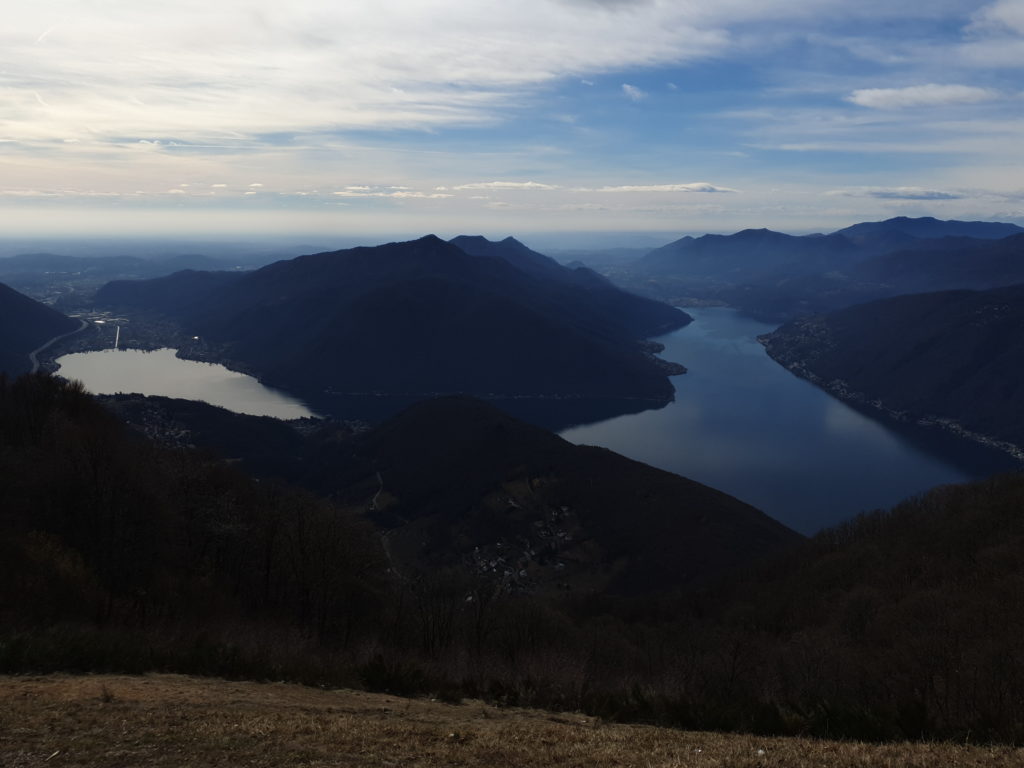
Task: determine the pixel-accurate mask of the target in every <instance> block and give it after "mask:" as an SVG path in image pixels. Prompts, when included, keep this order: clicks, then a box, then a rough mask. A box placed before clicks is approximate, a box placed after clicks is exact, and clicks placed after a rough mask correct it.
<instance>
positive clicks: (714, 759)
mask: <svg viewBox="0 0 1024 768" xmlns="http://www.w3.org/2000/svg"><path fill="white" fill-rule="evenodd" d="M44 762H46V763H49V764H52V765H60V766H96V767H97V768H104V767H106V766H110V767H111V768H112V767H113V766H125V765H131V766H137V767H138V768H144V767H148V766H175V767H177V766H184V765H231V766H233V767H234V768H239V767H240V766H275V767H276V766H286V765H304V766H346V767H358V766H392V765H401V766H441V765H444V766H478V765H492V766H502V765H516V766H527V765H529V766H566V767H567V768H568V767H569V766H587V768H602V767H603V766H644V768H669V767H671V768H684V767H686V768H689V767H690V766H693V768H705V767H706V768H712V767H713V766H714V767H716V768H717V767H719V766H735V767H736V768H744V767H747V766H749V767H750V768H753V767H754V766H758V767H759V768H760V767H765V768H768V767H770V766H780V767H781V766H786V768H804V767H809V766H830V768H843V767H844V766H909V767H911V768H912V767H915V766H921V767H922V768H923V767H924V766H928V767H929V768H930V767H931V766H940V765H941V766H964V767H965V768H966V767H968V766H1018V765H1021V764H1022V763H1024V749H1019V748H1017V749H1015V748H1011V747H986V746H963V745H959V744H948V743H947V744H940V743H932V744H927V743H921V744H885V745H873V744H864V743H860V742H853V741H844V742H836V741H827V740H811V739H800V738H765V737H759V736H737V735H728V734H716V733H707V732H693V731H677V730H672V729H668V728H654V727H650V726H639V725H610V724H605V723H602V722H601V721H600V720H595V719H594V718H590V717H585V716H582V715H579V714H554V713H549V712H542V711H538V710H524V709H511V708H510V709H499V708H496V707H493V706H490V705H486V704H483V703H481V702H476V701H473V702H466V703H463V704H458V705H450V704H441V703H437V702H430V701H424V700H412V699H402V698H398V697H395V696H389V695H387V694H373V693H364V692H356V691H346V690H340V691H324V690H319V689H315V688H304V687H302V686H297V685H286V684H283V683H269V684H268V683H239V682H226V681H223V680H212V679H200V678H191V677H182V676H175V675H148V676H145V677H127V676H113V675H97V676H86V677H70V676H63V675H54V676H48V677H28V678H17V677H13V678H12V677H0V764H2V765H4V766H7V768H23V766H35V765H41V764H43V763H44Z"/></svg>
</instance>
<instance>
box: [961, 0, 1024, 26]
mask: <svg viewBox="0 0 1024 768" xmlns="http://www.w3.org/2000/svg"><path fill="white" fill-rule="evenodd" d="M968 32H972V33H975V34H992V33H995V34H999V33H1005V32H1011V33H1017V34H1024V3H1022V2H1021V0H998V1H997V2H995V3H991V4H989V5H987V6H985V7H984V8H982V9H981V10H979V11H978V12H977V13H975V14H974V17H973V20H972V23H971V25H970V26H969V27H968Z"/></svg>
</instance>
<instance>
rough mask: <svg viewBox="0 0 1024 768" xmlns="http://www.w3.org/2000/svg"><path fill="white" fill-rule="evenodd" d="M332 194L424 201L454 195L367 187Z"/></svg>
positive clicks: (347, 188)
mask: <svg viewBox="0 0 1024 768" xmlns="http://www.w3.org/2000/svg"><path fill="white" fill-rule="evenodd" d="M331 194H333V195H335V196H336V197H390V198H398V199H401V198H419V199H423V200H438V199H442V198H446V197H453V195H449V194H446V193H444V192H417V191H415V190H410V189H409V188H408V187H369V186H365V185H360V186H351V187H345V188H344V189H342V190H338V191H337V192H332V193H331Z"/></svg>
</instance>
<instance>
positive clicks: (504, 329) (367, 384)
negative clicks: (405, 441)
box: [97, 235, 689, 408]
mask: <svg viewBox="0 0 1024 768" xmlns="http://www.w3.org/2000/svg"><path fill="white" fill-rule="evenodd" d="M506 246H507V247H508V243H507V242H506ZM516 250H520V249H516ZM555 268H556V269H557V271H558V273H559V274H560V273H561V272H562V271H564V272H568V270H564V269H563V268H561V267H558V265H555ZM97 301H98V302H100V303H101V304H104V305H108V306H117V307H132V308H137V309H145V308H149V309H152V310H155V311H158V312H163V313H165V314H168V315H170V316H172V317H174V318H176V319H177V320H178V322H179V323H181V325H182V326H183V327H184V329H185V330H186V332H187V333H189V334H194V335H199V336H202V337H203V338H205V339H207V340H209V341H212V342H214V343H217V344H220V345H223V348H224V349H225V350H226V352H225V354H226V356H227V357H228V358H229V359H232V360H235V361H239V362H241V363H243V364H244V365H245V366H246V367H247V368H248V369H250V370H253V371H255V372H257V373H258V374H259V376H260V378H261V379H263V380H265V381H266V382H267V383H269V384H273V385H275V386H279V387H283V388H285V389H288V390H291V391H293V392H296V393H298V394H300V395H302V396H303V397H304V398H305V399H307V400H308V401H310V402H312V403H314V404H324V403H325V402H326V407H328V408H330V407H331V406H330V398H331V396H332V395H352V394H357V395H361V396H370V395H375V394H376V395H392V396H411V397H414V398H419V397H424V396H429V395H431V394H440V393H473V394H482V395H499V396H522V397H533V398H571V399H578V398H605V399H617V398H619V399H621V398H626V399H640V400H646V401H649V402H650V403H652V404H654V403H658V402H662V403H663V402H667V401H668V400H670V399H671V397H672V395H673V391H674V390H673V387H672V385H671V383H670V382H669V380H668V378H667V376H666V370H667V369H666V366H665V365H664V364H663V363H661V362H659V361H657V360H655V359H654V358H653V356H652V355H651V354H650V353H649V352H647V351H646V350H645V349H644V348H643V347H642V346H641V345H640V344H639V343H638V341H639V339H640V338H641V337H645V336H652V335H656V334H659V333H664V332H667V331H669V330H672V329H675V328H678V327H681V326H682V325H684V324H685V323H686V322H687V321H688V320H689V318H688V317H687V316H686V315H685V314H684V313H682V312H680V311H678V310H676V309H673V308H671V307H668V306H666V305H663V304H659V303H657V302H651V301H648V300H643V299H634V298H633V297H625V295H624V294H623V293H622V292H621V291H619V290H617V289H614V288H609V287H603V285H602V287H601V288H600V289H594V288H592V287H591V286H589V285H576V284H574V283H573V282H572V281H566V280H563V279H557V280H556V279H549V278H543V277H535V276H533V275H531V274H527V273H526V272H524V271H523V270H521V269H519V268H517V267H515V266H513V265H512V264H511V263H509V262H508V261H506V260H505V259H504V258H498V257H486V256H485V257H482V256H471V255H469V254H467V253H465V252H464V251H463V250H461V249H459V248H458V247H456V246H454V245H451V244H449V243H445V242H444V241H442V240H440V239H438V238H437V237H434V236H433V235H430V236H427V237H424V238H421V239H419V240H416V241H412V242H407V243H390V244H387V245H382V246H378V247H375V248H353V249H349V250H342V251H334V252H327V253H319V254H312V255H309V256H302V257H299V258H296V259H292V260H290V261H281V262H277V263H274V264H271V265H269V266H267V267H264V268H263V269H260V270H257V271H255V272H252V273H248V274H243V275H239V274H234V273H231V274H224V273H178V274H176V275H172V276H170V277H168V278H163V279H159V280H154V281H145V282H141V283H130V282H121V283H112V284H110V285H107V286H105V287H104V288H103V289H102V290H101V291H99V293H98V294H97Z"/></svg>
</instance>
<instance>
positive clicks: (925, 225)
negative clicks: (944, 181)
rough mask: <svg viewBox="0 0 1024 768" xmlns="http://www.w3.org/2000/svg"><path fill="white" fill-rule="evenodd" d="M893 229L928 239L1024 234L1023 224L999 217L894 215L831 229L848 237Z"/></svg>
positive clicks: (852, 237) (892, 230) (993, 237)
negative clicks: (963, 218)
mask: <svg viewBox="0 0 1024 768" xmlns="http://www.w3.org/2000/svg"><path fill="white" fill-rule="evenodd" d="M892 233H896V234H899V235H903V236H905V237H911V238H915V239H921V240H931V239H937V238H941V237H972V238H982V239H993V240H996V239H999V238H1003V237H1008V236H1009V235H1017V234H1024V227H1019V226H1017V225H1016V224H1007V223H1003V222H999V221H955V220H950V221H943V220H941V219H936V218H933V217H931V216H922V217H920V218H916V219H914V218H908V217H906V216H896V217H895V218H892V219H886V220H885V221H865V222H861V223H860V224H854V225H853V226H850V227H846V228H845V229H840V230H837V231H836V232H834V233H833V234H836V235H844V236H846V237H849V238H851V239H854V240H857V239H859V238H865V237H868V238H870V237H873V236H879V235H885V234H892Z"/></svg>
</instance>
